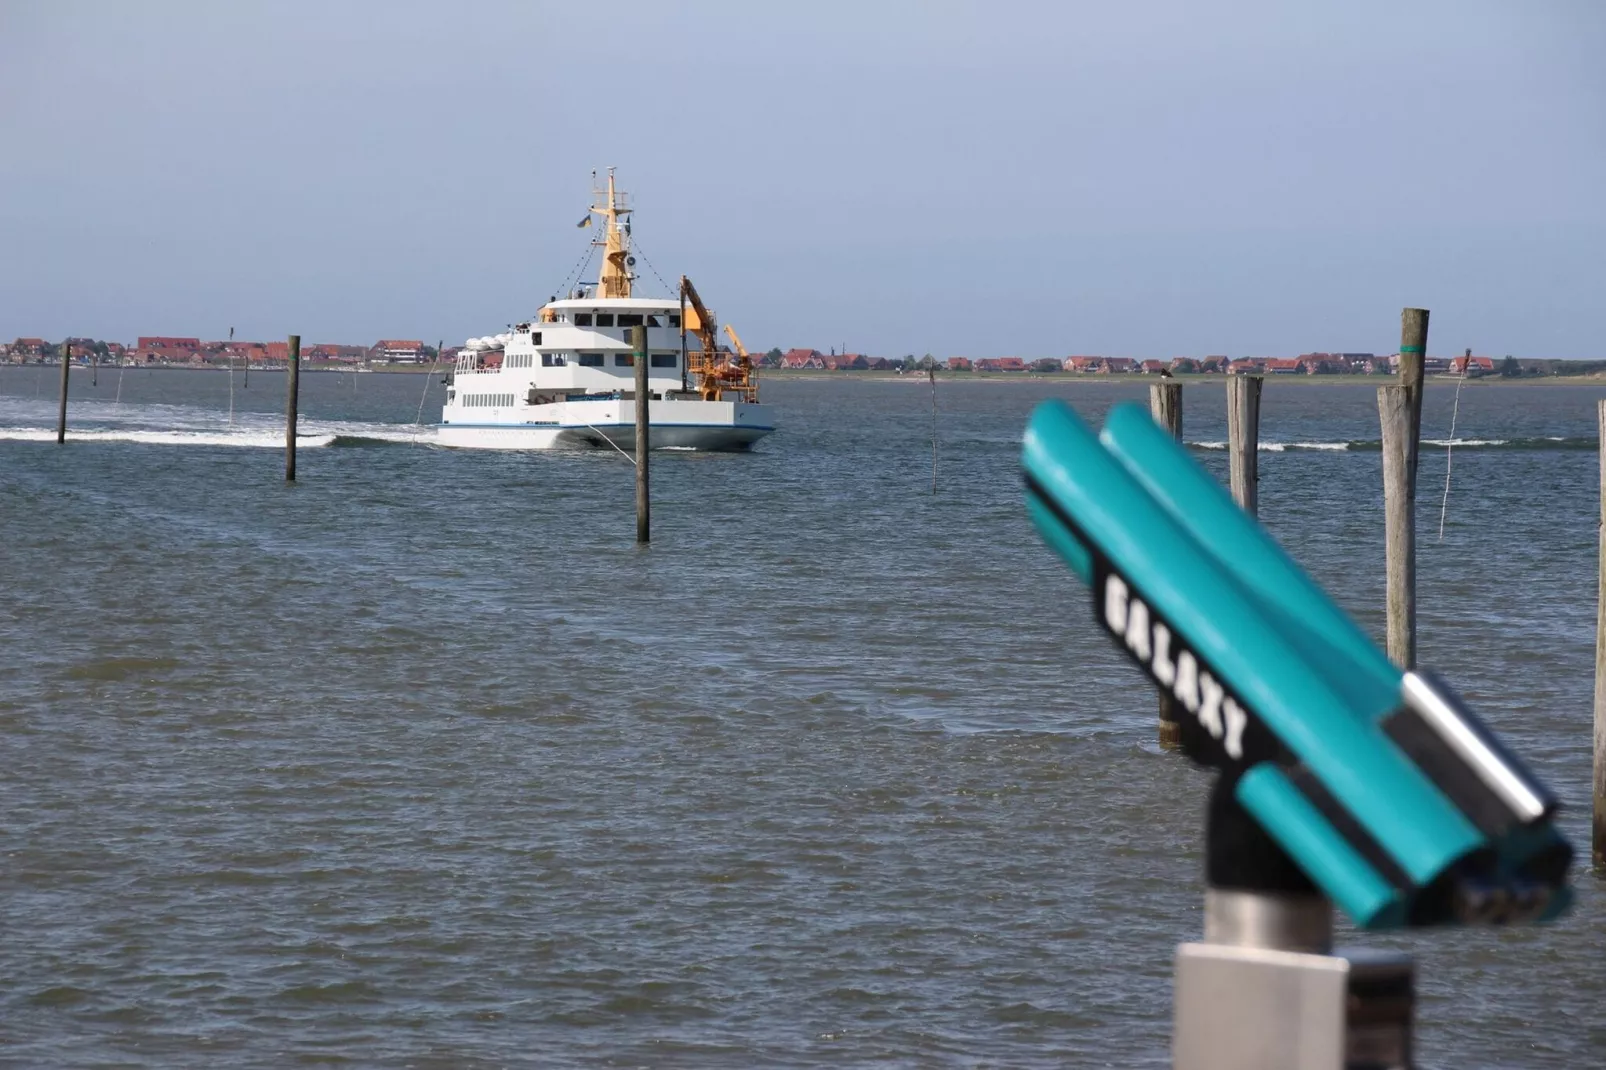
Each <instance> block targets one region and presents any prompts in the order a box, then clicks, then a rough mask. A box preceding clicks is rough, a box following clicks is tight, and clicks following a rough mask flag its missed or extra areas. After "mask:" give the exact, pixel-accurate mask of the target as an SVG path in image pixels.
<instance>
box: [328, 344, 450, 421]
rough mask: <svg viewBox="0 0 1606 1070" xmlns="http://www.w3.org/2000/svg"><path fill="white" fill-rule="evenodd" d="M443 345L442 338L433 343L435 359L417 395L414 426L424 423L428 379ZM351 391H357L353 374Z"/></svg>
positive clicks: (439, 356)
mask: <svg viewBox="0 0 1606 1070" xmlns="http://www.w3.org/2000/svg"><path fill="white" fill-rule="evenodd" d="M445 345H446V339H444V338H442V339H441V340H440V341H439V342H436V343H435V359H434V360H433V361H431V362H430V365H429V371H427V372H425V373H424V392H423V393H422V394H420V395H419V397H418V419H416V420H414V421H413V426H414V427H422V426H423V424H424V402H425V401H426V400H428V399H429V381H430V380H431V379H433V378H435V369H436V368H438V367H439V366H440V362H441V349H442V347H444V346H445ZM351 391H352V393H356V392H357V376H356V375H355V374H353V375H352V377H351Z"/></svg>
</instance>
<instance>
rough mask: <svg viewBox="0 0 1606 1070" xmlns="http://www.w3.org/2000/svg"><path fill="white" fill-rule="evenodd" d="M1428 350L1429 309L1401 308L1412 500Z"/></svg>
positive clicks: (1403, 378) (1420, 431)
mask: <svg viewBox="0 0 1606 1070" xmlns="http://www.w3.org/2000/svg"><path fill="white" fill-rule="evenodd" d="M1427 351H1428V310H1427V309H1425V308H1405V309H1401V310H1400V386H1402V387H1404V388H1405V396H1406V398H1407V399H1408V400H1409V401H1410V410H1411V440H1410V442H1409V443H1408V444H1407V446H1406V450H1407V452H1406V461H1407V467H1408V468H1409V469H1410V472H1411V500H1412V501H1415V500H1416V460H1417V452H1418V450H1419V448H1420V446H1421V441H1422V378H1423V364H1424V361H1426V359H1427Z"/></svg>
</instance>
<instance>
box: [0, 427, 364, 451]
mask: <svg viewBox="0 0 1606 1070" xmlns="http://www.w3.org/2000/svg"><path fill="white" fill-rule="evenodd" d="M67 438H68V439H69V440H71V441H73V442H138V443H143V444H145V445H160V446H243V447H249V448H256V449H283V448H284V432H283V431H282V430H280V431H277V432H264V431H259V430H252V429H249V428H236V429H234V430H229V429H228V428H223V429H220V430H214V431H151V430H144V429H140V428H120V427H119V428H112V427H73V426H71V425H69V426H68V428H67ZM335 438H336V436H335V435H330V434H310V435H309V434H300V433H298V434H297V435H296V448H297V449H317V448H319V447H322V446H328V445H330V444H332V443H333V442H334V440H335ZM0 440H7V441H12V442H54V441H56V432H55V429H54V428H48V427H0Z"/></svg>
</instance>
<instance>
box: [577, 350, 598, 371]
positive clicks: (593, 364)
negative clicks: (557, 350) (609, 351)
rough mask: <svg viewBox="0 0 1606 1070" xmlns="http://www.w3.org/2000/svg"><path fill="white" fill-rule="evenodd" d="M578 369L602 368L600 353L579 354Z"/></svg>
mask: <svg viewBox="0 0 1606 1070" xmlns="http://www.w3.org/2000/svg"><path fill="white" fill-rule="evenodd" d="M580 367H582V368H600V367H602V354H601V353H581V354H580Z"/></svg>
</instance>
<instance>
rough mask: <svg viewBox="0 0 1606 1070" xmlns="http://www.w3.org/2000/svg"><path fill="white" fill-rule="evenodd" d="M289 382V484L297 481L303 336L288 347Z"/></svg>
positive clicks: (292, 339)
mask: <svg viewBox="0 0 1606 1070" xmlns="http://www.w3.org/2000/svg"><path fill="white" fill-rule="evenodd" d="M288 352H289V363H288V365H287V366H286V369H285V370H286V372H287V373H288V374H287V375H286V376H285V378H286V379H287V380H288V381H287V383H286V385H285V400H284V478H285V482H287V483H294V482H295V481H296V403H297V400H298V399H297V394H298V393H299V392H300V390H301V336H300V335H299V334H292V335H291V336H290V344H289V346H288Z"/></svg>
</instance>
